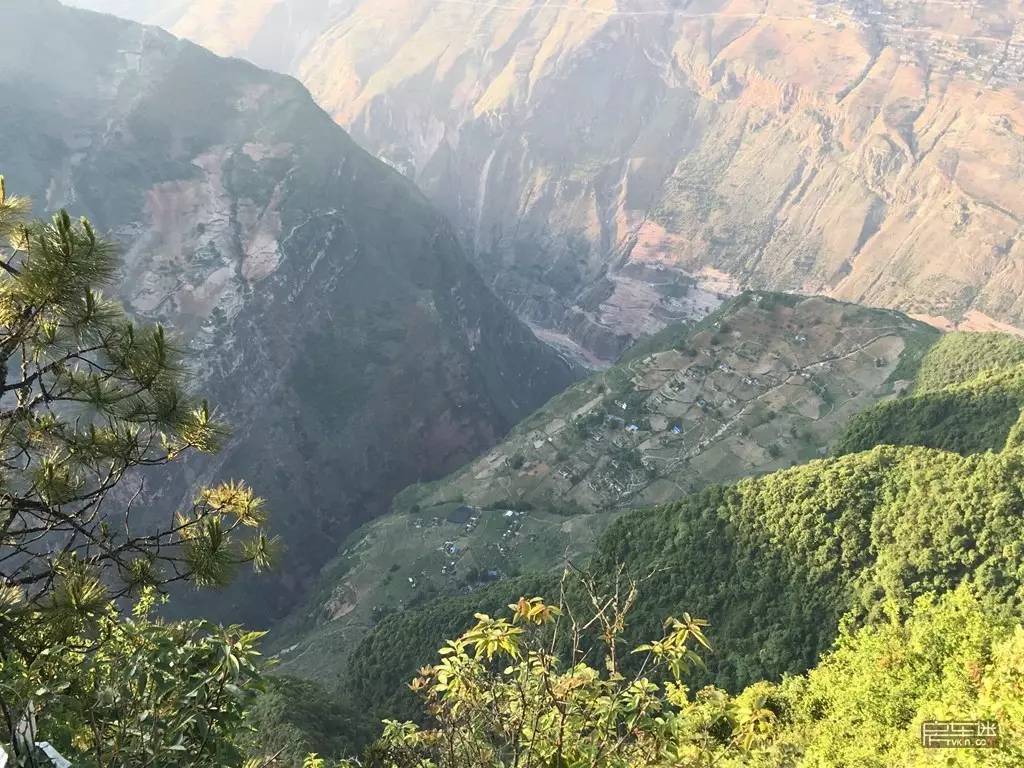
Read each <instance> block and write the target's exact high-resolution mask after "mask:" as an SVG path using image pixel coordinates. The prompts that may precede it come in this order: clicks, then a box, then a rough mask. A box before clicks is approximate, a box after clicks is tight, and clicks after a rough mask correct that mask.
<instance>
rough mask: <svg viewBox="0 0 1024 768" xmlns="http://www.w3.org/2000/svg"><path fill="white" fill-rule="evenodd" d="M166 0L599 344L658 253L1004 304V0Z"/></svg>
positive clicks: (674, 304) (753, 272)
mask: <svg viewBox="0 0 1024 768" xmlns="http://www.w3.org/2000/svg"><path fill="white" fill-rule="evenodd" d="M82 1H83V2H91V3H93V4H97V3H102V2H104V0H82ZM109 1H110V0H106V2H108V3H109ZM186 6H187V8H186V9H185V10H183V11H182V12H180V13H176V14H171V16H173V17H174V18H170V19H168V18H166V17H165V18H164V19H162V20H161V19H155V18H154V20H157V21H162V23H169V24H170V25H171V26H172V28H174V29H177V30H179V31H182V32H183V33H185V34H190V35H195V36H196V37H197V39H199V40H201V41H203V42H206V43H209V44H212V45H214V46H215V47H216V48H217V49H218V50H221V51H224V52H231V53H235V54H239V55H244V56H249V57H252V58H254V59H255V60H258V61H263V62H265V63H268V64H271V65H274V66H278V67H285V68H287V69H288V70H289V71H292V72H294V73H295V74H297V75H298V76H299V77H300V78H301V79H302V80H303V81H304V82H305V83H306V84H307V85H308V86H309V87H310V89H311V90H312V92H313V93H314V95H315V96H316V97H317V99H318V100H319V101H320V103H321V104H322V105H323V106H324V107H325V108H326V109H327V110H328V111H329V112H330V113H331V114H332V115H333V116H334V117H335V118H336V119H337V120H338V121H339V122H340V123H341V124H343V125H345V126H348V127H350V129H351V130H352V132H353V134H354V135H355V136H356V137H357V139H358V140H360V141H362V142H364V144H365V145H366V146H368V147H370V148H371V149H372V150H373V151H374V152H376V153H378V154H379V155H381V156H382V157H385V158H387V159H388V160H389V161H390V162H392V163H393V164H394V165H395V166H396V167H399V168H401V169H403V170H404V171H405V172H407V173H408V174H409V175H411V176H412V177H414V178H415V179H416V180H417V181H418V183H419V184H420V186H421V187H422V188H423V189H424V190H425V191H426V192H427V194H428V195H429V196H430V197H432V198H433V199H434V200H435V201H436V202H437V203H438V204H439V205H441V207H442V208H443V209H444V210H445V211H446V212H448V213H449V214H450V215H451V217H452V218H453V219H454V221H455V222H456V223H457V225H458V228H459V231H460V234H461V236H462V238H463V240H464V242H465V243H467V244H469V246H470V247H471V248H472V249H473V250H474V252H475V253H476V255H477V258H478V262H479V264H480V265H481V266H482V268H483V271H484V273H485V276H486V278H487V279H488V280H489V281H490V282H491V283H492V284H493V285H494V287H495V288H496V289H497V291H498V292H499V293H500V295H502V297H503V298H505V300H506V301H507V302H508V303H509V304H510V305H511V306H513V307H514V308H515V309H516V310H517V311H518V312H519V313H520V314H521V315H522V316H523V317H526V318H528V319H529V320H530V321H532V322H534V323H536V324H538V325H539V326H543V327H544V328H546V329H547V330H548V331H550V332H553V333H562V334H566V335H568V336H570V337H571V338H573V339H575V341H577V342H579V343H581V344H582V345H583V346H584V347H586V348H587V350H589V351H590V352H591V353H593V354H596V355H598V356H599V357H602V358H610V357H613V356H614V354H615V352H616V351H618V350H619V349H621V347H622V345H623V343H624V342H625V340H626V339H627V337H629V336H637V335H639V334H641V333H643V332H646V331H648V330H650V329H651V326H652V325H653V326H657V325H660V324H662V323H664V322H666V321H668V320H671V319H673V318H675V317H678V316H682V315H685V314H687V313H690V312H692V305H693V304H694V303H697V304H698V305H699V304H700V303H702V296H701V294H699V293H696V294H695V293H693V291H692V289H691V293H690V297H691V301H689V302H687V301H683V300H680V298H679V297H678V296H677V294H678V293H679V291H678V290H677V289H676V288H675V287H674V286H675V285H676V281H675V280H674V279H673V280H667V279H666V277H667V276H672V277H673V278H675V277H678V279H679V281H682V283H684V284H685V283H686V278H687V277H688V276H692V277H693V278H695V279H696V281H697V285H698V286H704V287H705V288H706V289H708V290H710V291H711V292H712V293H720V292H731V291H733V290H735V289H736V288H738V287H740V286H743V287H754V288H764V287H770V288H778V289H788V290H800V291H806V292H821V293H826V294H829V295H832V296H836V297H840V298H844V299H850V300H856V301H860V302H866V303H869V304H875V305H884V306H889V307H895V308H898V309H902V310H905V311H907V312H910V313H914V314H916V315H920V316H924V317H926V318H927V319H929V320H931V321H932V322H934V323H936V324H938V325H943V326H947V327H948V326H955V325H960V326H964V327H969V328H974V327H991V328H998V327H1002V323H1010V324H1017V325H1021V324H1022V323H1024V302H1022V300H1021V296H1022V289H1024V244H1022V240H1021V221H1022V217H1024V180H1022V160H1021V158H1022V157H1024V105H1022V95H1024V91H1022V88H1021V78H1022V77H1024V21H1022V19H1024V13H1022V8H1021V3H1020V2H1019V0H981V1H980V2H962V3H961V2H948V1H947V0H924V1H923V2H909V1H908V0H819V1H818V2H812V1H810V0H767V2H760V1H759V2H750V0H567V1H566V2H558V3H552V2H546V1H545V2H542V1H541V0H507V2H506V1H502V2H484V1H483V0H480V1H479V2H471V1H470V0H346V1H345V2H341V3H337V4H334V5H331V4H329V3H327V2H326V0H277V1H276V2H274V1H273V0H266V1H265V2H261V3H254V4H247V5H246V8H245V9H244V10H243V9H241V8H240V7H239V5H238V4H237V3H233V2H229V1H228V0H188V2H186ZM224 14H233V15H232V16H231V18H232V19H233V23H232V24H231V25H230V28H231V32H230V34H229V33H228V32H226V31H225V29H226V27H225V25H219V24H217V23H215V21H214V20H215V19H222V18H225V16H224ZM201 20H203V21H202V22H201ZM270 30H278V31H280V32H281V34H280V35H279V39H280V38H287V40H288V43H287V44H286V45H285V48H286V50H285V49H282V48H281V47H280V46H279V47H277V48H273V47H272V46H270V45H269V43H268V40H269V39H270V38H269V36H268V35H269V32H270ZM652 266H657V267H659V268H660V269H655V270H652V269H651V267H652ZM666 283H667V284H668V285H669V286H670V287H671V290H668V291H666V289H665V286H666ZM693 299H696V300H697V301H696V302H694V301H693Z"/></svg>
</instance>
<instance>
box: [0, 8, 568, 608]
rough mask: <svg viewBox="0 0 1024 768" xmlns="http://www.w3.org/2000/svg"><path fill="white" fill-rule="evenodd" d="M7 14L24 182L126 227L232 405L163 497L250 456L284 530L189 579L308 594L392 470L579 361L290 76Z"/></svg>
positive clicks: (9, 158)
mask: <svg viewBox="0 0 1024 768" xmlns="http://www.w3.org/2000/svg"><path fill="white" fill-rule="evenodd" d="M0 21H2V22H3V25H4V27H5V28H6V29H11V30H17V31H18V35H17V39H15V40H12V41H11V42H10V43H9V44H7V45H5V46H4V47H3V50H2V51H0V67H2V68H3V69H4V71H5V78H4V79H3V81H2V82H0V94H2V95H3V98H4V100H5V102H7V103H17V104H19V105H20V108H19V110H17V111H8V112H7V113H5V115H3V116H0V168H3V169H4V171H5V172H6V174H7V177H8V182H9V184H10V185H11V188H17V189H19V190H22V191H24V192H25V193H27V194H30V195H31V196H33V197H35V199H36V200H37V203H38V207H39V208H43V207H44V206H45V208H48V209H53V208H57V207H60V206H67V207H68V208H70V209H71V210H72V211H73V212H74V213H75V214H85V215H88V216H89V217H90V218H91V219H92V220H93V222H94V224H95V226H96V227H97V229H98V230H99V231H104V232H110V233H112V234H113V236H114V237H115V238H117V239H118V240H119V241H120V242H121V243H122V245H123V250H124V254H123V255H124V266H123V270H122V275H121V280H120V284H119V285H120V294H121V296H120V298H121V299H123V301H124V302H125V304H126V305H127V307H128V308H129V309H130V310H131V311H132V313H133V314H135V315H136V316H139V317H141V318H143V319H146V320H150V321H159V322H163V323H165V324H166V325H167V326H168V327H169V328H170V329H171V330H173V331H174V332H175V333H176V334H177V335H178V337H179V338H180V339H181V340H182V341H183V343H185V344H187V345H189V346H190V347H191V349H192V350H193V351H194V352H195V353H196V354H197V355H198V357H197V366H196V370H197V373H198V372H199V371H202V372H203V375H202V377H201V381H199V380H197V382H196V383H197V384H201V385H202V389H203V390H204V391H205V392H207V393H208V394H209V395H210V397H211V399H212V400H213V401H214V402H215V403H217V404H218V405H219V406H220V408H221V409H222V412H223V415H224V416H225V417H226V418H227V420H228V421H229V422H231V423H232V425H233V427H234V429H235V436H234V438H233V440H232V441H231V442H229V443H228V444H227V445H226V446H225V449H224V451H223V452H222V453H221V454H219V455H217V456H215V457H212V458H209V459H201V460H198V459H197V460H195V461H191V462H190V463H189V464H188V465H187V466H186V467H185V468H184V470H183V472H182V474H179V475H177V476H175V477H174V478H167V479H165V481H164V482H162V483H159V484H158V483H157V482H156V481H155V480H152V481H150V483H149V484H148V485H147V491H148V492H149V494H150V501H149V504H150V506H151V507H152V508H153V510H154V511H153V514H156V513H157V512H156V511H157V510H160V509H173V508H174V507H176V506H177V505H179V504H181V503H183V502H185V501H187V494H188V493H190V492H191V491H186V490H185V489H187V488H194V487H195V485H196V484H197V483H199V482H203V481H209V479H210V478H211V477H213V476H217V477H222V478H223V477H250V478H252V479H253V481H254V484H255V485H256V489H257V491H258V492H260V493H262V494H264V495H266V496H267V497H268V502H269V504H270V506H271V507H272V508H274V509H275V510H276V514H275V516H274V521H275V522H274V525H275V528H276V530H277V531H278V532H279V533H281V534H283V537H284V540H285V543H286V544H287V545H288V549H287V550H286V554H285V555H284V556H283V557H284V562H283V565H282V572H281V573H280V574H278V575H264V576H261V577H259V578H258V579H254V580H252V581H249V580H245V583H244V584H241V583H240V584H239V585H238V586H236V587H233V588H232V591H230V592H227V593H222V594H217V595H214V596H203V597H200V595H198V594H197V595H191V596H188V598H187V602H189V601H190V602H191V603H193V604H196V603H197V601H200V600H205V601H207V602H208V604H207V605H206V606H205V607H206V608H207V609H208V610H209V611H210V612H211V613H216V614H217V615H219V616H224V617H234V616H238V617H240V618H245V619H247V620H248V621H249V622H250V623H254V624H257V625H261V624H262V623H263V622H265V621H266V620H267V619H268V618H269V617H273V616H274V615H276V614H279V613H281V612H283V611H286V610H288V608H289V607H290V605H291V603H292V602H293V601H294V600H296V599H298V596H299V595H301V594H302V592H303V590H304V589H305V585H306V584H307V583H308V581H309V580H310V579H311V578H313V576H314V575H315V574H316V571H317V569H318V567H319V565H320V563H322V562H323V561H325V560H326V559H327V558H329V557H330V556H332V555H333V554H334V547H335V546H336V542H337V541H339V540H340V539H341V538H342V537H343V536H344V534H345V532H346V531H347V530H350V529H351V528H352V527H354V526H355V525H357V524H358V523H360V522H363V521H365V520H367V519H370V518H371V517H373V516H374V515H375V514H379V513H380V512H382V511H384V510H385V509H386V508H387V505H388V503H389V501H390V494H391V493H393V492H394V491H397V490H398V489H399V488H400V487H402V486H404V485H406V484H407V483H408V482H409V481H415V480H417V479H420V478H425V477H430V476H437V475H439V474H443V473H444V472H446V471H450V470H451V469H453V468H454V467H456V466H459V465H460V464H461V463H463V462H464V461H465V460H467V459H468V458H470V457H472V456H474V455H475V454H476V453H477V452H478V451H479V450H481V449H482V448H484V447H486V446H488V445H490V444H492V443H493V442H494V441H495V440H497V439H498V438H499V437H500V435H502V434H503V433H504V432H505V431H506V430H507V429H508V428H510V427H511V426H512V425H513V424H514V423H515V422H516V421H518V419H519V418H520V417H521V415H523V414H525V413H527V412H529V411H530V410H532V408H533V407H534V406H535V405H536V404H537V403H538V402H539V401H542V400H543V399H546V397H548V396H549V395H550V394H551V393H553V392H554V391H557V390H558V389H559V388H561V387H562V386H563V385H565V384H568V383H570V382H571V381H573V380H574V378H575V373H574V371H573V369H572V368H571V367H570V366H569V365H568V364H567V363H566V362H565V361H563V360H562V359H561V358H560V357H558V355H557V354H556V353H554V352H553V351H551V350H549V349H548V348H547V347H545V346H544V345H542V344H541V343H540V342H539V341H537V340H536V338H535V337H534V336H533V334H532V333H531V332H530V331H529V329H528V328H526V327H525V326H524V325H522V324H521V323H520V322H519V321H518V320H517V319H516V318H515V317H514V315H512V313H511V312H509V311H508V310H507V309H505V307H504V306H503V305H501V303H500V302H499V301H497V299H495V298H494V296H493V294H491V293H490V291H489V290H488V289H487V288H486V286H485V285H484V283H483V281H482V279H481V278H480V276H479V275H478V273H477V272H476V270H475V269H474V268H473V267H472V265H471V264H470V263H469V262H468V261H467V259H466V258H465V255H464V253H463V252H462V250H461V248H460V246H459V244H458V242H457V241H456V239H455V238H454V236H453V235H452V232H451V228H450V225H449V224H448V223H447V222H446V221H445V220H444V218H443V217H442V216H441V214H439V213H438V212H436V211H435V210H434V209H432V208H431V207H430V206H429V204H428V202H427V201H426V199H425V198H424V197H423V195H422V194H420V192H419V191H418V190H416V189H415V187H414V186H413V185H412V184H411V183H410V182H409V181H408V180H407V179H404V178H403V177H401V176H400V175H399V174H397V173H395V172H394V171H393V170H391V169H389V168H387V167H386V166H385V165H383V164H382V163H380V162H379V161H377V160H376V159H374V158H372V157H371V156H370V155H369V154H368V153H366V152H365V151H364V150H362V149H361V148H359V147H358V146H357V145H356V144H355V142H353V141H352V140H351V138H350V137H348V136H347V134H345V132H344V131H343V130H342V129H341V128H339V127H338V126H337V125H336V124H335V123H334V122H333V121H331V120H330V118H329V117H328V116H327V115H326V114H324V113H323V112H322V110H320V109H319V108H317V107H316V105H315V104H314V103H313V101H312V100H311V99H310V97H309V95H308V92H307V91H306V90H305V88H303V87H302V86H301V85H300V84H299V83H298V82H297V81H295V80H294V79H293V78H290V77H287V76H283V75H276V74H272V73H266V72H264V71H262V70H259V69H258V68H256V67H255V66H253V65H252V64H249V63H248V62H244V61H240V60H230V59H221V58H219V57H217V56H215V55H214V54H212V53H210V52H208V51H205V50H203V49H201V48H199V47H197V46H195V45H194V44H192V43H189V42H185V41H180V40H178V39H176V38H174V37H172V36H171V35H169V34H167V33H165V32H163V31H160V30H157V29H155V28H152V27H140V26H139V25H137V24H134V23H132V22H128V21H121V20H117V19H114V18H113V17H109V16H101V15H98V14H94V13H91V12H87V11H81V10H72V9H68V8H65V7H63V6H60V5H59V4H56V3H47V4H37V3H34V2H28V1H27V0H26V1H25V2H20V1H14V2H8V3H5V4H4V5H3V6H2V7H0ZM186 117H187V119H185V118H186ZM183 496H184V498H183ZM254 585H258V589H257V587H256V586H254ZM258 590H263V591H264V594H263V595H259V594H258Z"/></svg>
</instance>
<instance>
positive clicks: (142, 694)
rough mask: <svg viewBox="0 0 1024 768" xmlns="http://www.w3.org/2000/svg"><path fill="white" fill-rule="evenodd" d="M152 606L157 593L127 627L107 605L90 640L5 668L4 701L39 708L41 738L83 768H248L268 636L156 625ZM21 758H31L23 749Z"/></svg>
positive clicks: (86, 630)
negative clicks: (263, 642)
mask: <svg viewBox="0 0 1024 768" xmlns="http://www.w3.org/2000/svg"><path fill="white" fill-rule="evenodd" d="M153 605H154V597H153V593H152V592H151V591H147V593H146V594H144V595H143V597H142V599H141V600H140V601H139V603H138V604H137V605H136V608H135V610H134V612H133V615H132V616H131V617H128V618H124V617H122V616H121V615H120V614H119V613H118V611H117V610H116V608H115V607H114V606H113V605H111V604H108V605H107V606H106V607H105V608H104V609H103V610H102V613H101V615H99V616H98V617H96V619H95V620H94V621H92V622H89V623H88V624H87V625H86V624H85V623H83V626H82V629H83V631H82V633H80V634H74V635H69V636H68V637H66V638H65V639H64V640H63V641H62V642H61V644H59V645H53V646H49V647H48V648H47V649H46V650H45V651H44V652H43V653H41V654H39V655H38V656H36V657H34V658H28V657H24V656H17V655H12V656H10V657H9V658H8V659H7V660H5V661H4V663H3V667H2V672H3V674H2V677H0V684H2V685H3V688H4V698H5V700H7V701H14V702H18V701H21V702H31V710H32V711H33V712H34V719H35V721H36V727H35V729H34V730H35V733H36V734H38V736H37V738H38V739H39V740H42V739H45V740H48V741H50V742H51V743H53V744H54V746H55V747H57V749H58V751H59V752H60V753H61V754H62V755H63V756H64V757H66V758H68V759H69V760H70V761H71V762H72V765H74V766H75V768H107V767H108V766H110V767H114V766H118V767H120V766H142V765H155V766H171V765H179V764H181V765H186V764H187V765H192V766H222V765H231V764H238V763H239V762H240V761H241V757H242V755H241V752H240V751H239V748H238V746H237V741H238V737H239V734H240V733H241V731H242V730H243V722H244V721H243V715H244V710H245V707H246V706H247V705H248V704H249V703H250V701H251V697H252V695H253V693H254V691H255V690H256V688H258V686H259V677H260V671H259V669H258V667H257V660H258V656H259V653H258V652H257V650H256V643H257V641H258V640H259V638H260V637H261V636H262V633H258V632H245V631H244V630H242V629H241V628H239V627H230V628H222V627H215V626H213V625H210V624H208V623H206V622H201V621H192V622H182V623H173V624H167V623H163V622H160V621H156V620H154V619H152V618H151V616H150V611H151V609H152V607H153ZM20 753H21V754H22V755H23V756H24V755H27V754H28V753H29V750H28V749H26V748H25V745H24V744H23V745H22V747H21V750H20ZM28 764H29V765H31V764H32V763H31V762H29V763H28Z"/></svg>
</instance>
